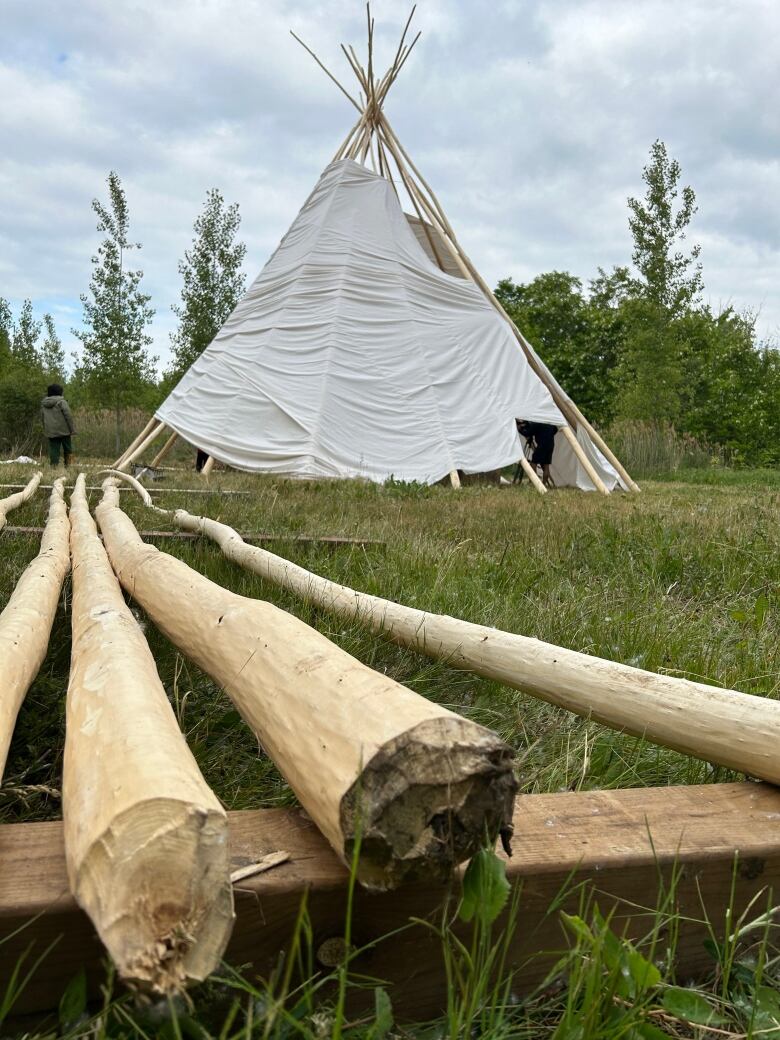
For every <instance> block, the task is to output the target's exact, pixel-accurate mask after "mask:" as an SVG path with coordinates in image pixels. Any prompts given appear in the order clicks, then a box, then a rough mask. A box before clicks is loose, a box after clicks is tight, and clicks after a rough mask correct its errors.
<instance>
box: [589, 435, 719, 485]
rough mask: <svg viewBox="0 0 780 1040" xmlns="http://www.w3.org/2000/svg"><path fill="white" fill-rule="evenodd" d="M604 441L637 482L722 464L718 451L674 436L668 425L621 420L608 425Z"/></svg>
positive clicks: (685, 436) (693, 439) (694, 439)
mask: <svg viewBox="0 0 780 1040" xmlns="http://www.w3.org/2000/svg"><path fill="white" fill-rule="evenodd" d="M606 440H607V443H608V444H609V445H610V447H611V448H612V450H613V451H614V452H615V454H616V455H617V457H618V458H619V459H620V461H621V462H622V463H623V465H624V466H625V467H626V469H627V470H628V472H629V473H630V474H631V475H632V476H633V477H635V478H637V479H641V478H645V477H650V476H661V475H667V474H672V473H677V472H678V470H681V469H682V470H684V469H702V468H706V467H709V466H713V465H723V464H724V463H725V457H724V455H723V452H722V450H721V449H719V448H714V447H712V446H710V445H706V444H702V443H701V442H700V441H698V440H697V439H696V438H695V437H691V436H690V434H687V433H678V432H677V431H676V430H675V428H674V427H673V426H672V425H670V424H669V423H647V422H636V421H628V420H623V421H621V422H616V423H614V424H613V425H612V427H611V428H610V430H609V432H608V433H607V436H606Z"/></svg>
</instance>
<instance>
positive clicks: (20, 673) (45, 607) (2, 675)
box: [0, 474, 70, 780]
mask: <svg viewBox="0 0 780 1040" xmlns="http://www.w3.org/2000/svg"><path fill="white" fill-rule="evenodd" d="M38 479H40V474H39V476H38ZM64 484H65V481H64V478H62V477H60V479H59V480H57V481H55V483H54V487H53V489H52V493H51V497H50V499H49V517H48V520H47V522H46V527H45V528H44V529H43V534H42V536H41V550H40V552H39V553H38V555H37V556H36V557H35V559H34V560H33V561H32V563H31V564H30V565H29V566H28V567H27V569H26V570H25V572H24V574H22V576H21V578H20V579H19V581H18V582H17V584H16V588H15V589H14V591H13V592H12V593H11V598H10V599H9V601H8V605H7V606H6V608H5V610H4V611H3V613H2V614H0V661H2V669H0V780H2V778H3V771H4V769H5V763H6V759H7V757H8V748H9V745H10V743H11V736H12V734H13V731H14V726H15V725H16V716H17V715H18V714H19V708H20V707H21V705H22V701H23V700H24V698H25V695H26V693H27V691H28V690H29V688H30V685H31V684H32V681H33V679H34V678H35V676H36V675H37V674H38V669H39V668H40V667H41V664H42V663H43V659H44V657H45V656H46V648H47V647H48V645H49V636H50V634H51V626H52V623H53V621H54V615H55V613H56V611H57V601H58V599H59V596H60V590H61V589H62V582H63V581H64V579H65V575H66V574H67V573H68V568H69V567H70V549H69V547H68V538H69V535H70V522H69V521H68V511H67V508H66V506H65V499H64V496H63V487H64Z"/></svg>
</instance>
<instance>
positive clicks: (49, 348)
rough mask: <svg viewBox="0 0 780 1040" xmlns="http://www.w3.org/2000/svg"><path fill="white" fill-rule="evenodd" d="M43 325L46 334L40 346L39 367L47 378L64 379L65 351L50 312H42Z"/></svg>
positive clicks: (62, 380) (60, 380) (65, 371)
mask: <svg viewBox="0 0 780 1040" xmlns="http://www.w3.org/2000/svg"><path fill="white" fill-rule="evenodd" d="M43 325H44V328H45V329H46V335H45V336H44V338H43V343H41V347H40V359H41V367H42V368H43V372H44V375H45V376H46V378H47V379H53V380H57V381H58V382H60V383H62V382H64V381H65V377H66V374H67V369H66V365H65V351H64V350H63V348H62V340H61V339H60V337H59V336H58V335H57V330H56V328H55V327H54V319H53V318H52V316H51V314H44V316H43Z"/></svg>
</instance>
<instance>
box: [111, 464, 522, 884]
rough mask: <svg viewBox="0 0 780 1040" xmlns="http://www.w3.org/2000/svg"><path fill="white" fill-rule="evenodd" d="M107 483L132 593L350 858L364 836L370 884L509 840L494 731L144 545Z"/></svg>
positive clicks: (506, 785)
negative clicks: (230, 705) (214, 686)
mask: <svg viewBox="0 0 780 1040" xmlns="http://www.w3.org/2000/svg"><path fill="white" fill-rule="evenodd" d="M103 486H104V495H103V501H102V502H101V504H100V505H99V506H98V508H97V510H96V515H97V518H98V522H99V524H100V529H101V531H102V534H103V539H104V542H105V546H106V551H107V552H108V555H109V557H110V559H111V563H112V565H113V567H114V570H115V571H116V573H117V576H118V577H119V580H120V581H121V583H122V585H123V586H124V587H125V588H126V589H127V591H128V592H129V593H130V594H131V595H132V596H133V597H134V598H135V599H136V600H137V601H138V602H139V603H140V604H141V606H142V607H143V608H144V610H145V611H146V612H147V613H148V614H149V616H150V617H151V618H152V620H153V621H154V623H155V624H156V625H157V627H158V628H160V629H161V631H162V632H163V633H164V634H165V635H166V636H167V637H168V639H170V640H171V642H173V643H174V644H175V645H176V646H178V647H179V649H180V650H181V651H182V652H183V653H185V654H186V655H187V656H188V657H190V658H192V660H193V661H195V663H196V664H197V665H198V666H199V667H200V668H202V669H203V670H204V671H206V672H208V674H209V675H211V676H212V677H213V678H214V680H215V681H216V682H218V683H219V684H220V686H222V687H223V688H224V689H225V691H226V692H227V693H228V694H229V696H230V697H231V698H232V700H233V702H234V704H235V705H236V707H237V708H238V710H239V711H240V712H241V714H242V716H243V717H244V719H245V720H246V722H247V723H248V725H249V726H251V728H252V729H253V730H254V732H255V733H256V734H257V736H258V738H259V740H260V741H261V742H262V744H263V746H264V748H265V750H266V751H267V752H268V754H269V755H270V757H271V758H272V759H273V760H274V762H275V763H276V765H277V766H278V767H279V769H280V771H281V772H282V774H283V775H284V776H285V777H286V779H287V781H288V782H289V784H290V786H291V787H292V788H293V790H294V791H295V793H296V794H297V796H298V798H299V799H300V801H301V803H302V804H303V806H304V808H305V809H306V811H307V812H308V814H309V815H310V816H311V818H312V819H313V820H314V821H315V823H316V824H317V825H318V826H319V827H320V829H321V830H322V832H323V833H324V835H325V837H326V838H327V839H328V841H330V843H331V845H332V846H333V847H334V849H336V851H337V852H338V853H339V854H340V855H341V856H342V858H343V859H344V860H345V861H347V862H349V860H350V858H351V856H352V853H353V850H354V847H355V843H356V841H357V840H358V837H359V838H360V858H359V862H358V877H359V879H360V880H361V881H362V882H363V883H364V884H366V885H368V886H370V887H374V888H391V887H393V886H394V885H396V884H398V883H399V882H400V881H401V880H402V879H404V878H422V877H426V878H437V877H438V878H446V877H447V876H448V875H449V873H450V871H451V869H452V867H453V866H454V864H456V863H459V862H461V861H462V860H464V859H466V858H468V857H469V856H471V855H472V854H473V853H474V852H475V851H476V850H477V849H478V848H479V847H480V846H481V844H482V843H483V842H484V841H485V840H486V839H488V838H489V839H493V840H494V839H495V837H496V835H497V834H498V833H499V832H503V831H505V828H506V827H507V825H508V823H509V820H510V819H511V811H512V804H513V800H514V791H515V788H516V782H515V779H514V776H513V773H512V763H511V758H512V752H511V750H510V748H509V747H508V746H507V745H506V744H505V743H504V742H503V741H502V740H500V739H499V738H498V737H497V736H496V735H495V734H494V733H491V732H490V731H489V730H486V729H483V728H482V727H481V726H477V725H476V724H475V723H473V722H469V721H468V720H466V719H463V718H461V717H460V716H458V715H456V714H454V712H451V711H448V710H447V709H446V708H441V707H439V706H437V705H436V704H433V703H431V702H430V701H427V700H425V699H424V698H422V697H420V696H418V695H417V694H415V693H412V691H411V690H408V689H406V688H405V687H403V686H401V685H399V684H398V683H397V682H395V681H394V680H392V679H389V678H388V677H387V676H384V675H380V674H379V673H378V672H375V671H373V670H372V669H371V668H367V667H366V666H365V665H363V664H361V663H360V662H359V661H356V660H355V659H354V658H353V657H350V655H349V654H347V653H345V651H343V650H341V649H339V647H337V646H335V645H334V644H333V643H331V642H330V640H328V639H326V638H325V637H324V636H322V635H320V634H319V633H318V632H316V631H315V630H314V629H313V628H310V627H309V626H308V625H306V624H304V623H303V622H302V621H299V620H298V619H297V618H295V617H292V616H291V615H290V614H287V613H286V612H285V611H283V610H280V609H279V608H278V607H275V606H273V605H272V604H270V603H265V602H261V601H258V600H253V599H246V598H244V597H243V596H237V595H235V594H234V593H232V592H229V591H228V590H227V589H223V588H222V587H221V586H219V585H215V584H214V583H213V582H211V581H209V580H208V579H206V578H204V577H203V576H202V575H200V574H198V573H197V572H196V571H193V570H192V569H191V568H190V567H188V566H187V565H186V564H184V563H182V562H181V561H180V560H177V559H175V558H174V557H172V556H168V555H167V554H165V553H162V552H160V551H159V550H158V549H156V548H155V547H154V546H151V545H147V544H145V543H144V542H142V541H141V539H140V537H139V536H138V533H137V531H136V530H135V527H134V526H133V524H132V522H131V521H130V519H129V518H128V517H127V516H126V515H125V514H124V513H123V512H122V511H121V509H120V508H119V504H118V503H119V493H118V489H117V488H116V486H115V482H114V481H113V480H107V481H106V482H105V483H104V485H103Z"/></svg>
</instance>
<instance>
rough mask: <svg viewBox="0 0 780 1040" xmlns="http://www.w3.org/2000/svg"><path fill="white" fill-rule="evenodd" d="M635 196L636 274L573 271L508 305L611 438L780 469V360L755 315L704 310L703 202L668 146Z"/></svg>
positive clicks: (544, 278)
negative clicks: (665, 441) (655, 441)
mask: <svg viewBox="0 0 780 1040" xmlns="http://www.w3.org/2000/svg"><path fill="white" fill-rule="evenodd" d="M643 178H644V182H645V187H646V192H645V196H644V198H643V199H634V198H631V199H629V200H628V206H629V227H630V229H631V233H632V237H633V242H634V249H633V254H632V262H633V267H632V268H629V267H628V266H625V267H616V268H614V269H613V270H612V271H611V272H605V271H603V270H601V269H599V272H598V275H597V277H596V278H594V279H593V280H591V281H590V282H589V283H588V285H587V287H585V286H583V283H582V281H581V280H580V279H579V278H575V277H573V276H572V275H570V274H568V273H566V272H565V271H552V272H550V273H548V274H542V275H539V276H538V277H537V278H534V279H533V280H532V281H530V282H528V283H526V284H522V285H516V284H515V283H514V282H513V281H512V280H511V279H505V280H503V281H502V282H500V283H499V285H498V288H497V290H496V295H497V296H498V297H499V299H500V300H501V302H502V304H503V305H504V307H505V308H506V310H507V311H508V312H509V314H510V315H511V317H512V318H513V319H514V320H515V322H516V323H517V325H518V327H519V328H520V329H521V330H522V331H523V333H524V335H525V336H526V337H527V338H528V340H529V341H530V342H531V343H532V344H533V345H534V347H535V348H536V349H537V351H538V352H539V354H540V355H541V357H542V358H543V360H544V361H545V363H546V364H547V365H548V366H549V368H550V369H551V370H552V372H553V373H554V374H555V376H556V378H557V379H558V380H559V382H560V383H561V385H562V386H563V387H564V388H565V390H566V391H567V393H568V394H569V395H570V396H571V397H572V398H573V399H574V400H575V401H576V402H577V404H578V405H579V406H580V408H581V409H582V411H583V412H584V413H585V414H586V415H587V416H588V418H589V419H591V421H592V422H595V423H596V424H597V425H598V426H600V427H601V428H602V429H609V427H610V426H613V424H615V423H616V422H617V421H620V420H629V421H630V420H640V421H642V422H646V423H657V424H663V425H669V426H671V427H674V429H676V430H677V431H678V432H679V433H682V434H688V435H690V436H692V437H694V438H696V439H697V440H698V441H700V442H702V443H704V444H710V445H713V446H717V447H718V448H720V449H722V451H721V454H722V455H725V457H726V459H727V460H728V461H730V462H731V463H732V464H737V465H739V464H746V465H766V466H774V465H777V464H778V463H780V352H778V351H777V350H776V349H775V348H774V346H773V345H769V344H762V343H761V342H760V341H759V339H758V337H757V334H756V323H755V317H754V315H752V314H749V313H738V312H737V311H735V310H734V309H732V308H730V307H729V308H726V309H725V310H723V311H720V312H719V313H714V312H713V311H712V310H711V308H710V307H708V306H707V305H706V304H704V303H703V302H702V299H701V297H702V292H703V279H702V270H701V265H700V264H699V260H698V257H699V247H698V246H693V247H690V248H688V249H687V250H686V249H685V244H686V236H687V232H688V228H689V225H690V223H691V219H692V217H693V216H694V214H695V212H696V198H695V195H694V192H693V190H692V189H691V188H690V187H683V188H681V187H680V167H679V164H678V163H677V162H676V161H674V160H672V159H670V158H669V156H668V154H667V151H666V148H665V146H664V145H663V143H662V142H660V141H657V142H656V143H655V144H654V145H653V147H652V150H651V154H650V161H649V163H648V165H647V166H646V167H645V169H644V171H643Z"/></svg>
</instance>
